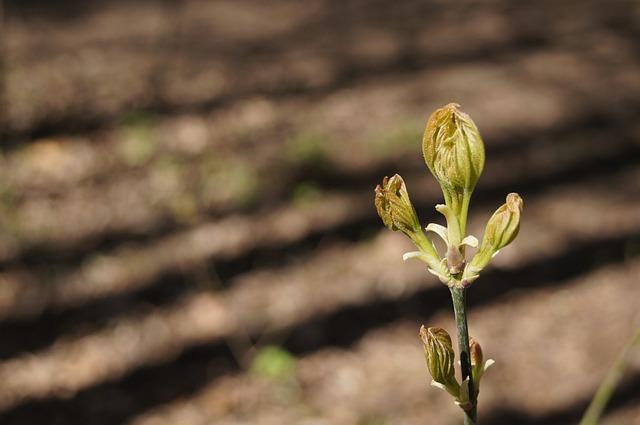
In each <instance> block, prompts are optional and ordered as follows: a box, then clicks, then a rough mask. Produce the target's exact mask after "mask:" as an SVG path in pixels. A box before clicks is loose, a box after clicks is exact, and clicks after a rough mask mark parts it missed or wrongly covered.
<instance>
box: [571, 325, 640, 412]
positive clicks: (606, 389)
mask: <svg viewBox="0 0 640 425" xmlns="http://www.w3.org/2000/svg"><path fill="white" fill-rule="evenodd" d="M636 345H640V330H638V331H637V332H636V334H635V335H634V336H633V338H632V339H631V341H629V343H628V344H627V345H626V346H625V347H624V349H623V350H622V352H621V353H620V354H619V355H618V357H617V358H616V361H615V362H614V363H613V365H612V366H611V369H609V373H607V376H606V377H605V378H604V380H603V381H602V383H601V384H600V387H598V391H597V392H596V395H595V396H593V400H591V404H589V408H588V409H587V411H586V412H585V414H584V416H583V417H582V420H581V421H580V425H596V424H597V423H598V420H599V419H600V416H601V415H602V412H603V411H604V408H605V407H606V406H607V403H608V402H609V399H610V398H611V396H612V395H613V392H614V391H615V389H616V386H617V385H618V382H620V379H622V377H623V375H624V370H625V368H626V367H627V363H628V361H629V355H630V354H631V351H632V350H633V348H634V347H635V346H636Z"/></svg>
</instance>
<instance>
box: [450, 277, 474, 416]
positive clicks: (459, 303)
mask: <svg viewBox="0 0 640 425" xmlns="http://www.w3.org/2000/svg"><path fill="white" fill-rule="evenodd" d="M451 299H452V300H453V311H454V314H455V318H456V330H457V333H458V350H459V351H460V370H461V371H462V382H464V381H465V379H467V378H468V379H469V399H470V401H471V408H470V409H469V410H465V411H464V425H475V424H476V423H477V422H476V418H477V408H476V404H477V403H476V391H475V389H474V382H473V376H472V375H471V357H470V354H469V329H468V328H467V312H466V289H464V288H455V287H453V288H451Z"/></svg>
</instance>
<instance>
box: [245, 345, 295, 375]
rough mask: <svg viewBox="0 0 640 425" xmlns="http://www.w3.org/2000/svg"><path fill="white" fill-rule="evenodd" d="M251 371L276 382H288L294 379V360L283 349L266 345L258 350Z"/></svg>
mask: <svg viewBox="0 0 640 425" xmlns="http://www.w3.org/2000/svg"><path fill="white" fill-rule="evenodd" d="M251 371H252V372H253V373H255V374H256V375H258V376H263V377H266V378H270V379H274V380H277V381H283V382H286V381H290V380H292V379H294V378H295V371H296V358H295V357H294V356H293V355H292V354H291V353H289V352H288V351H287V350H285V349H284V348H281V347H278V346H276V345H267V346H266V347H263V348H261V349H259V350H258V353H257V354H256V356H255V357H254V359H253V362H252V363H251Z"/></svg>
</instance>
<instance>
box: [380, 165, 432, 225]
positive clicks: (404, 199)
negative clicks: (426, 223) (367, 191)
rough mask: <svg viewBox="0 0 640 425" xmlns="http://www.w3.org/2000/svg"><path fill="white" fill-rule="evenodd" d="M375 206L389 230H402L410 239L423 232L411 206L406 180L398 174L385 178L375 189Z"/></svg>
mask: <svg viewBox="0 0 640 425" xmlns="http://www.w3.org/2000/svg"><path fill="white" fill-rule="evenodd" d="M375 192H376V196H375V201H374V202H375V205H376V209H377V210H378V215H379V216H380V218H381V219H382V222H383V223H384V225H385V226H387V227H388V228H389V229H391V230H393V231H396V230H400V231H402V232H404V233H405V234H407V235H409V236H410V237H411V236H412V235H413V234H414V233H416V232H421V229H420V221H419V220H418V215H417V214H416V210H415V209H414V208H413V205H412V204H411V200H410V199H409V194H408V193H407V187H406V186H405V184H404V180H402V177H400V176H399V175H398V174H396V175H394V176H393V177H391V178H388V177H385V178H384V180H383V181H382V186H380V185H378V186H376V189H375Z"/></svg>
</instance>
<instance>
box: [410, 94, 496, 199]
mask: <svg viewBox="0 0 640 425" xmlns="http://www.w3.org/2000/svg"><path fill="white" fill-rule="evenodd" d="M458 108H460V105H458V104H456V103H450V104H448V105H446V106H444V107H442V108H440V109H438V110H436V111H435V112H434V113H433V114H431V117H429V120H428V121H427V128H426V130H425V132H424V136H423V138H422V153H423V155H424V160H425V162H426V163H427V167H429V170H430V171H431V173H432V174H433V175H434V177H435V178H436V179H437V180H438V181H439V182H440V185H441V186H442V187H443V192H445V193H446V192H447V191H454V192H456V193H458V194H462V193H465V192H467V193H471V192H472V191H473V189H474V187H475V185H476V183H477V181H478V178H479V177H480V174H482V170H483V168H484V144H483V142H482V138H481V137H480V132H479V131H478V128H477V127H476V125H475V123H474V122H473V120H472V119H471V117H469V115H467V114H465V113H464V112H462V111H461V110H460V109H458Z"/></svg>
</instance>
